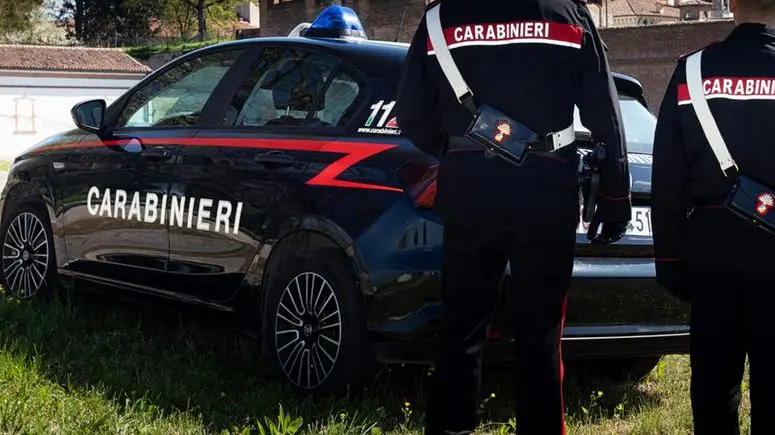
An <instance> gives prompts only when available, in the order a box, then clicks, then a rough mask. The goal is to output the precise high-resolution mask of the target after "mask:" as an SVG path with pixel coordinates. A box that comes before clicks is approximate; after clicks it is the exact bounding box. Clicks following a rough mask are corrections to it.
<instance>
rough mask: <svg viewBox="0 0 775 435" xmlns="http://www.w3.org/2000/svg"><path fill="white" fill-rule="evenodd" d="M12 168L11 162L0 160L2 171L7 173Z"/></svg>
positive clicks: (0, 169)
mask: <svg viewBox="0 0 775 435" xmlns="http://www.w3.org/2000/svg"><path fill="white" fill-rule="evenodd" d="M10 168H11V162H9V161H7V160H0V171H7V170H8V169H10Z"/></svg>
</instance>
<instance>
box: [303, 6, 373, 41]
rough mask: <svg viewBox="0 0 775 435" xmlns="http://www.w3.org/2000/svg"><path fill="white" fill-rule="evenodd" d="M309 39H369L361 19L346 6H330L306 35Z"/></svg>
mask: <svg viewBox="0 0 775 435" xmlns="http://www.w3.org/2000/svg"><path fill="white" fill-rule="evenodd" d="M304 36H305V37H308V38H315V37H318V38H342V37H351V38H362V39H368V37H367V36H366V31H365V30H363V24H361V20H360V18H358V15H357V14H356V13H355V11H353V10H352V9H350V8H348V7H344V6H329V7H327V8H326V9H325V10H323V12H321V13H320V15H318V17H317V18H316V19H315V21H314V22H313V23H312V26H310V28H309V29H307V31H306V32H305V33H304Z"/></svg>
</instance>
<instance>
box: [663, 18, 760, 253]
mask: <svg viewBox="0 0 775 435" xmlns="http://www.w3.org/2000/svg"><path fill="white" fill-rule="evenodd" d="M686 57H688V55H685V56H684V57H682V58H681V59H679V61H678V62H677V66H676V68H675V70H674V72H673V75H672V78H671V79H670V83H669V85H668V87H667V91H666V92H665V95H664V99H663V100H662V105H661V107H660V110H659V116H658V122H657V128H656V134H655V138H654V155H653V157H654V166H653V169H652V171H653V172H652V198H653V199H652V223H653V228H654V250H655V256H656V259H657V261H675V260H680V259H682V258H683V256H684V254H685V252H684V249H685V248H686V243H685V241H686V235H687V234H688V232H687V228H688V227H687V225H688V222H689V213H688V211H691V210H692V209H695V210H698V211H699V209H700V208H708V207H710V208H720V207H722V206H723V204H724V202H725V200H726V198H727V196H728V193H729V192H730V186H731V184H730V183H732V182H734V178H732V179H731V180H730V178H728V177H725V176H724V174H723V172H722V171H721V167H720V166H719V162H718V160H717V159H716V157H715V154H713V151H712V149H711V147H710V145H709V144H708V141H707V139H706V137H705V133H704V132H703V131H702V129H701V126H700V123H699V120H698V118H697V116H696V115H695V112H694V109H693V107H692V105H691V99H690V98H689V91H688V88H687V85H686V72H685V68H686ZM701 68H702V84H703V88H704V92H705V95H706V99H707V102H708V106H709V108H710V111H711V114H712V115H713V118H714V119H715V121H716V123H717V124H718V128H719V131H720V133H721V135H722V136H723V138H724V141H725V142H726V146H727V148H729V152H730V154H731V155H732V157H733V158H734V160H735V162H736V163H737V166H738V168H739V170H740V171H741V172H743V173H745V174H747V175H749V176H751V177H753V178H755V179H758V180H759V181H761V182H762V183H764V184H766V185H771V186H775V137H774V136H773V134H772V131H773V130H772V129H773V122H775V121H774V120H775V27H768V26H765V25H760V24H752V23H749V24H741V25H739V26H737V27H736V28H735V29H734V30H733V31H732V32H731V33H730V34H729V36H727V38H726V39H724V40H723V41H720V42H716V43H713V44H711V45H709V46H708V47H705V48H704V51H703V53H702V66H701ZM731 176H734V173H732V174H731ZM719 230H724V229H723V228H719Z"/></svg>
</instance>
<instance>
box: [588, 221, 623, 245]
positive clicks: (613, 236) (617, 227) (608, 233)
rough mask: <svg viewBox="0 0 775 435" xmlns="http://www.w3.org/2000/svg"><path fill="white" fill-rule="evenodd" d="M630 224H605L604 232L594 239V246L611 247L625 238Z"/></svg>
mask: <svg viewBox="0 0 775 435" xmlns="http://www.w3.org/2000/svg"><path fill="white" fill-rule="evenodd" d="M627 225H629V223H628V222H604V223H603V230H602V231H600V234H597V235H596V236H595V237H594V238H593V239H592V244H593V245H610V244H611V243H616V242H618V241H619V240H621V239H622V237H624V234H625V233H626V232H627Z"/></svg>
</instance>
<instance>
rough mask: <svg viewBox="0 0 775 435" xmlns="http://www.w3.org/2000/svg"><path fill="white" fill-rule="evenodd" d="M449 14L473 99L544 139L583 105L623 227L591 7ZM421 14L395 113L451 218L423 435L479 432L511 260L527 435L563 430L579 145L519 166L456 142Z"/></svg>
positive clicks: (458, 122)
mask: <svg viewBox="0 0 775 435" xmlns="http://www.w3.org/2000/svg"><path fill="white" fill-rule="evenodd" d="M441 5H442V8H441V12H440V14H441V22H442V26H443V27H444V29H445V34H446V38H447V42H448V45H449V46H450V49H451V53H452V55H453V57H454V60H455V63H456V64H457V66H458V68H459V69H460V72H461V74H462V75H463V77H464V78H465V80H466V81H467V83H468V85H469V87H470V88H471V90H472V92H473V95H474V98H475V102H476V103H477V104H479V103H487V104H489V105H491V106H493V107H495V108H497V109H499V110H501V111H503V112H505V113H507V114H508V115H509V116H511V117H512V118H513V119H516V120H518V121H520V122H521V123H523V124H525V125H527V126H529V127H530V128H532V129H533V130H534V131H535V132H537V133H539V134H547V133H550V132H557V131H561V130H563V129H564V128H566V127H568V126H570V125H571V124H572V123H573V107H574V104H576V105H577V106H578V107H579V110H580V114H581V122H582V123H583V124H584V125H585V126H586V127H587V128H588V129H590V130H591V132H592V133H593V135H594V137H595V138H596V139H597V140H599V141H603V142H606V143H607V144H608V153H609V156H608V157H609V158H608V160H606V162H605V166H604V171H605V172H604V175H603V177H602V178H603V179H602V181H601V184H602V186H601V188H602V196H601V197H600V208H599V210H600V214H599V216H600V217H601V219H602V221H603V222H624V223H626V222H628V221H629V220H630V200H629V193H630V192H629V170H628V164H627V158H626V146H625V142H624V132H623V125H622V120H621V114H620V109H619V105H618V94H617V92H616V89H615V86H614V83H613V79H612V77H611V75H610V71H609V67H608V62H607V59H606V57H605V53H604V47H603V43H602V41H601V40H600V37H599V34H598V33H597V30H596V29H595V27H594V23H593V21H592V18H591V16H590V13H589V11H588V10H587V8H586V6H585V5H584V4H582V3H579V2H575V1H569V0H520V1H518V2H517V1H513V0H487V1H481V2H472V1H470V0H443V1H442V2H441ZM430 7H433V5H431V6H430ZM426 18H427V16H426ZM426 18H423V20H422V21H421V23H420V25H419V27H418V29H417V32H416V34H415V36H414V39H413V41H412V45H411V48H410V49H409V54H408V58H407V62H406V64H405V67H404V70H403V73H402V77H401V83H400V91H399V99H398V108H397V110H398V124H399V126H400V128H401V129H402V131H403V133H404V134H406V135H407V136H408V137H409V138H410V139H411V140H412V141H413V143H414V144H415V145H416V146H417V147H418V148H419V149H421V150H423V151H424V152H426V153H428V154H431V155H433V156H438V157H439V163H440V166H439V174H438V192H437V196H436V211H437V212H438V213H439V215H440V216H441V217H442V219H443V221H444V266H443V278H442V280H443V285H442V299H443V303H444V306H445V308H444V309H445V314H444V324H443V327H444V333H443V334H442V336H441V344H442V346H441V353H440V355H439V359H438V362H437V366H436V371H435V374H434V380H435V384H434V385H435V386H434V388H433V390H432V393H431V397H430V399H429V404H428V413H427V419H428V432H427V433H445V432H443V431H445V430H446V431H456V433H470V431H472V430H473V429H474V428H475V427H476V425H477V423H478V419H477V409H478V406H479V403H480V402H479V392H480V391H479V389H480V374H481V355H482V354H481V352H482V349H483V346H484V344H485V341H486V339H487V335H488V329H489V325H490V322H491V321H492V317H493V314H494V311H495V309H496V305H497V303H498V301H499V296H500V294H499V291H500V288H499V283H500V278H501V276H502V274H503V271H504V270H505V266H506V262H507V260H509V264H510V268H511V272H512V288H513V296H512V300H513V301H514V306H515V311H514V316H515V317H514V322H515V326H516V334H517V335H516V351H517V355H518V358H517V381H518V382H517V385H516V389H517V390H516V391H517V393H516V395H517V422H518V424H519V433H520V434H523V435H525V434H526V435H530V434H541V435H552V434H560V433H563V432H564V404H563V403H562V402H563V393H562V363H561V356H560V351H559V344H560V337H561V334H562V327H563V321H564V314H565V300H566V293H567V289H568V286H569V282H570V279H571V273H572V269H573V257H574V251H575V243H576V231H575V230H576V228H577V225H578V222H579V214H580V213H579V208H580V204H579V191H578V185H577V169H578V164H579V160H578V153H577V148H576V146H575V144H571V145H570V146H567V147H565V148H563V149H559V150H557V151H554V152H552V153H549V152H536V153H535V154H532V155H529V156H528V157H527V159H526V160H525V162H524V163H523V164H522V166H520V167H516V166H513V165H511V164H510V163H508V162H506V161H504V160H501V159H499V158H487V157H486V156H485V155H484V153H483V149H482V148H481V147H479V146H478V145H476V144H472V143H466V140H465V139H462V138H461V135H463V133H464V131H465V129H466V127H467V125H468V124H469V123H470V121H471V115H470V113H469V112H467V111H466V109H465V108H464V107H463V106H461V105H460V103H459V102H458V100H457V99H456V97H455V94H454V92H453V90H452V89H451V87H450V84H449V83H448V81H447V80H446V78H445V76H444V74H443V71H442V69H441V68H440V66H439V63H438V61H437V59H436V57H435V55H434V52H433V50H432V45H431V43H430V41H429V36H428V32H427V28H426ZM572 140H573V139H571V141H572ZM624 225H625V224H621V225H619V226H618V229H619V230H620V231H623V227H624ZM611 228H617V226H615V225H610V226H609V225H604V228H603V232H604V233H607V232H608V230H610V229H611ZM619 237H620V236H619Z"/></svg>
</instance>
